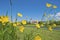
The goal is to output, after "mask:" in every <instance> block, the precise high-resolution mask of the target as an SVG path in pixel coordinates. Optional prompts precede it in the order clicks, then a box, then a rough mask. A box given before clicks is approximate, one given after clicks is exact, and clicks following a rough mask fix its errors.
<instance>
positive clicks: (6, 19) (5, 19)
mask: <svg viewBox="0 0 60 40" xmlns="http://www.w3.org/2000/svg"><path fill="white" fill-rule="evenodd" d="M1 20H2V23H5V22H8V21H9V18H8V17H7V16H4V17H1Z"/></svg>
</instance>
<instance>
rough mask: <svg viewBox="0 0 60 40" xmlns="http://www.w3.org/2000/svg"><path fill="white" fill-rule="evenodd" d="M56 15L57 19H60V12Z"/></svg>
mask: <svg viewBox="0 0 60 40" xmlns="http://www.w3.org/2000/svg"><path fill="white" fill-rule="evenodd" d="M55 17H56V20H60V12H58V13H56V15H55Z"/></svg>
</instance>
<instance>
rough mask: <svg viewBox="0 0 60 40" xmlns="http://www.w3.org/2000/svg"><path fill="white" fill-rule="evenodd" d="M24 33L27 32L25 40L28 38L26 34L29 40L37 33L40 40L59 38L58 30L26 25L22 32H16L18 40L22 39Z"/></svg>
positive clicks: (57, 39) (59, 39)
mask: <svg viewBox="0 0 60 40" xmlns="http://www.w3.org/2000/svg"><path fill="white" fill-rule="evenodd" d="M17 34H18V33H17ZM24 34H27V36H26V40H28V36H29V40H33V39H34V36H36V35H37V34H39V35H40V37H41V38H42V40H60V30H53V31H52V32H51V31H49V30H48V29H46V28H40V29H36V28H35V27H33V26H29V25H28V26H27V27H25V30H24V33H19V34H18V36H19V37H20V40H23V39H24V36H25V35H24Z"/></svg>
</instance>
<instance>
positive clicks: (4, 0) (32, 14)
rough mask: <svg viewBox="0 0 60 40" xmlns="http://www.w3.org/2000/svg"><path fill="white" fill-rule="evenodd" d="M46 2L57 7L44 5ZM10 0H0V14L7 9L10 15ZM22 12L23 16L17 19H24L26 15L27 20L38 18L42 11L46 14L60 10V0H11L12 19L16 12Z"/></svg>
mask: <svg viewBox="0 0 60 40" xmlns="http://www.w3.org/2000/svg"><path fill="white" fill-rule="evenodd" d="M46 3H51V4H52V5H56V6H57V7H58V8H57V9H52V11H51V12H50V10H51V8H47V7H46ZM10 8H11V7H10V0H0V15H2V13H4V15H5V14H6V11H8V15H9V16H10V15H11V11H10ZM18 12H20V13H22V15H23V17H22V18H18V20H22V19H26V16H28V20H29V19H30V18H32V19H33V20H40V19H41V18H42V15H43V13H44V12H46V13H47V14H49V13H51V14H53V13H54V12H56V13H58V12H60V0H12V16H13V20H14V18H15V17H16V13H18Z"/></svg>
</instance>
